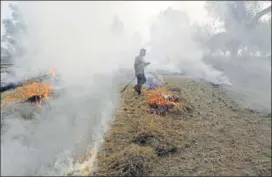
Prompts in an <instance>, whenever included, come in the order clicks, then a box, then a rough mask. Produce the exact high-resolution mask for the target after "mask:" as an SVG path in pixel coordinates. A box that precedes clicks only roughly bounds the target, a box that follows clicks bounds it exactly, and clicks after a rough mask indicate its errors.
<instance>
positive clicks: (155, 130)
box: [94, 76, 271, 176]
mask: <svg viewBox="0 0 272 177" xmlns="http://www.w3.org/2000/svg"><path fill="white" fill-rule="evenodd" d="M165 81H166V83H167V84H166V87H168V88H169V89H173V88H178V89H174V90H176V91H175V92H174V93H175V95H177V96H178V97H179V98H180V99H181V100H182V101H183V102H184V107H183V109H182V111H181V112H180V113H178V114H174V113H169V114H167V115H166V116H160V115H156V114H150V113H149V112H148V111H147V110H148V105H147V104H146V103H145V101H144V96H137V94H136V93H135V92H134V90H133V89H132V87H128V88H127V90H126V91H125V92H124V93H123V106H121V107H120V108H119V109H118V110H117V113H116V118H115V121H114V123H113V125H112V126H111V130H109V132H108V133H107V135H106V137H105V141H104V145H103V148H102V150H101V151H100V152H99V154H98V162H97V170H96V171H95V172H94V175H117V176H118V175H122V176H123V175H125V176H139V175H144V176H145V175H148V176H149V175H157V176H159V175H167V176H169V175H173V176H174V175H179V176H180V175H182V176H191V175H213V176H216V175H225V176H226V175H228V176H234V175H235V176H238V175H254V176H255V175H261V176H271V113H265V112H258V111H256V110H253V109H246V108H243V107H241V106H240V105H238V104H236V103H235V102H234V101H233V99H231V98H230V97H228V96H227V94H226V93H225V91H224V90H222V89H221V88H215V87H212V86H210V85H208V84H205V83H199V82H196V81H193V80H190V79H186V78H180V77H173V76H171V77H170V76H169V77H166V78H165Z"/></svg>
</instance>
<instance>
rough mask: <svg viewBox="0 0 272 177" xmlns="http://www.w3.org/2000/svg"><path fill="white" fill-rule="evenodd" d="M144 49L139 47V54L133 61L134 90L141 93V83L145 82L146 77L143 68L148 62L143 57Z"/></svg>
mask: <svg viewBox="0 0 272 177" xmlns="http://www.w3.org/2000/svg"><path fill="white" fill-rule="evenodd" d="M145 53H146V50H145V49H141V51H140V55H139V56H137V57H136V58H135V62H134V70H135V76H136V78H137V85H135V86H134V90H135V91H136V92H137V93H138V94H139V95H141V93H142V91H141V90H142V85H143V84H144V83H145V82H146V77H145V73H144V69H145V67H146V66H147V65H149V64H150V63H149V62H145V61H144V59H143V57H144V56H145Z"/></svg>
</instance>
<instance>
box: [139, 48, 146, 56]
mask: <svg viewBox="0 0 272 177" xmlns="http://www.w3.org/2000/svg"><path fill="white" fill-rule="evenodd" d="M145 53H146V50H145V49H141V51H140V55H141V56H142V57H143V56H145Z"/></svg>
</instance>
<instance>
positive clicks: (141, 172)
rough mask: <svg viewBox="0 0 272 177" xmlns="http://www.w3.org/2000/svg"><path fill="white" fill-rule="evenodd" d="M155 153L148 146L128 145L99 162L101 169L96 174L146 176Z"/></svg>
mask: <svg viewBox="0 0 272 177" xmlns="http://www.w3.org/2000/svg"><path fill="white" fill-rule="evenodd" d="M155 160H156V155H155V153H154V151H153V149H152V148H150V147H140V146H138V145H134V144H132V145H130V146H128V147H127V148H125V149H124V150H122V151H120V152H117V153H114V154H111V155H110V156H108V157H106V158H105V159H104V161H103V162H104V163H103V164H100V165H101V168H102V169H103V170H102V171H100V172H98V173H96V175H101V174H102V175H106V176H146V175H148V174H149V173H150V172H151V169H152V166H153V164H154V161H155Z"/></svg>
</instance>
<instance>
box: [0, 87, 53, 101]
mask: <svg viewBox="0 0 272 177" xmlns="http://www.w3.org/2000/svg"><path fill="white" fill-rule="evenodd" d="M51 93H52V86H51V85H50V84H45V83H39V82H33V83H29V84H26V85H23V86H21V87H18V88H16V89H15V91H14V92H11V93H9V94H6V95H5V97H4V98H3V100H1V102H2V103H1V106H3V105H4V104H5V103H7V102H15V103H18V102H24V101H27V100H29V99H33V98H34V100H33V101H41V100H42V99H48V98H49V96H50V94H51Z"/></svg>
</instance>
